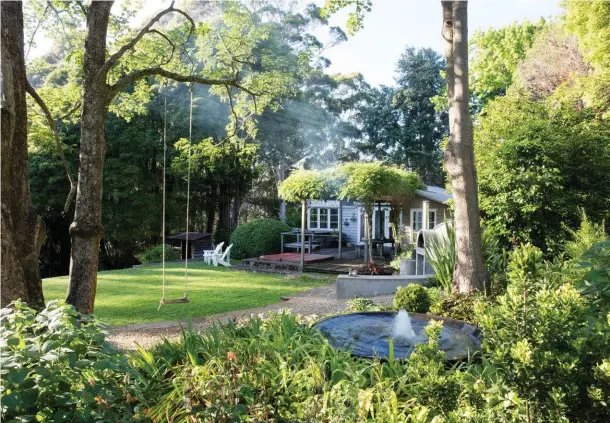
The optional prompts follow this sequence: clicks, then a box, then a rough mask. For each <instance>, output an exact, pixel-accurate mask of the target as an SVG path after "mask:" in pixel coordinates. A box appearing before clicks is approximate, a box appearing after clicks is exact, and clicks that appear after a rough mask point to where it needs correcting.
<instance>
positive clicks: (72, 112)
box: [58, 101, 81, 120]
mask: <svg viewBox="0 0 610 423" xmlns="http://www.w3.org/2000/svg"><path fill="white" fill-rule="evenodd" d="M80 106H81V102H80V101H77V102H76V104H75V105H74V107H72V108H71V109H70V110H68V111H67V112H66V114H65V115H63V116H60V117H59V118H58V120H66V119H69V118H70V117H71V116H72V115H73V114H74V113H76V111H77V110H78V109H80Z"/></svg>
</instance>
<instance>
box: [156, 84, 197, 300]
mask: <svg viewBox="0 0 610 423" xmlns="http://www.w3.org/2000/svg"><path fill="white" fill-rule="evenodd" d="M164 85H165V90H164V99H163V222H162V230H163V234H162V237H163V254H162V263H163V264H162V266H163V295H162V297H161V300H159V308H158V309H157V311H158V310H160V309H161V306H162V305H163V304H178V303H188V302H189V300H188V261H189V254H190V249H189V224H190V220H189V209H190V199H191V197H190V194H191V143H192V141H193V84H192V83H191V85H190V105H189V145H188V152H187V161H188V171H187V179H186V257H185V260H184V295H183V296H182V298H177V299H170V300H168V299H167V298H165V173H166V171H165V169H166V158H167V80H166V81H165V83H164Z"/></svg>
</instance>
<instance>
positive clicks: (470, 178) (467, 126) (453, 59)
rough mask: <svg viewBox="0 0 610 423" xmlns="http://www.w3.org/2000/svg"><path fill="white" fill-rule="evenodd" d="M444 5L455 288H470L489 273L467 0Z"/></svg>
mask: <svg viewBox="0 0 610 423" xmlns="http://www.w3.org/2000/svg"><path fill="white" fill-rule="evenodd" d="M441 4H442V7H443V32H442V34H443V39H444V40H445V58H446V60H447V71H446V79H447V99H448V101H449V140H448V142H447V149H446V150H445V169H446V170H447V173H448V174H449V178H450V181H451V191H452V193H453V205H454V212H453V217H454V227H455V239H456V263H455V270H454V272H453V286H452V289H453V291H455V292H470V291H473V290H483V289H484V287H485V283H486V280H487V272H486V270H485V266H484V264H483V249H482V243H481V220H480V212H479V198H478V189H477V174H476V169H475V161H474V140H473V138H474V137H473V130H472V120H471V118H470V111H469V108H468V103H469V102H468V100H469V89H468V2H467V1H442V2H441Z"/></svg>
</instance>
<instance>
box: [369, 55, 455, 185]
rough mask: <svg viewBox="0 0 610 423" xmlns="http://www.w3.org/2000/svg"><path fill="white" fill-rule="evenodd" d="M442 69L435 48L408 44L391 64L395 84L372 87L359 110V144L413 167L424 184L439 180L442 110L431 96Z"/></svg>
mask: <svg viewBox="0 0 610 423" xmlns="http://www.w3.org/2000/svg"><path fill="white" fill-rule="evenodd" d="M444 70H445V63H444V60H443V59H442V57H441V56H440V55H439V54H438V53H436V52H435V51H434V50H432V49H429V48H423V49H415V48H413V47H407V48H406V50H405V52H404V53H403V54H402V56H401V57H400V60H399V61H398V64H397V67H396V84H397V85H396V86H395V87H381V88H380V89H375V88H374V89H371V90H370V94H369V96H368V101H366V102H364V106H363V107H362V108H361V109H360V110H359V120H360V121H361V122H360V123H361V125H362V132H363V133H364V135H365V137H364V138H363V140H362V141H361V142H359V143H358V149H359V150H360V151H361V152H363V153H364V154H365V155H372V156H373V157H375V158H376V159H378V160H382V161H384V162H387V163H391V164H394V165H398V166H404V167H407V168H410V169H413V170H414V171H416V172H417V173H419V175H420V177H421V178H422V180H423V181H424V182H426V183H428V184H435V185H442V184H443V180H444V176H443V172H442V169H441V162H442V152H441V143H442V141H443V138H444V137H445V136H446V135H447V113H446V112H444V111H441V112H439V111H437V110H435V107H434V104H433V102H432V98H433V97H435V96H438V95H440V94H441V92H442V91H443V86H444V84H445V81H444V80H443V77H442V75H441V72H442V71H444Z"/></svg>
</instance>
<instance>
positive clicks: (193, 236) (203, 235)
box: [166, 232, 210, 241]
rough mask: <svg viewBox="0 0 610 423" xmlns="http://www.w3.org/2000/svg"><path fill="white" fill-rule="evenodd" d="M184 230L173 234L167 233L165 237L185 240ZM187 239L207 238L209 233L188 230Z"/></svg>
mask: <svg viewBox="0 0 610 423" xmlns="http://www.w3.org/2000/svg"><path fill="white" fill-rule="evenodd" d="M186 234H187V233H186V232H178V233H176V234H173V235H169V236H167V237H166V239H175V240H180V241H186ZM188 235H189V241H197V240H198V239H201V238H207V237H209V236H210V234H208V233H205V232H189V233H188Z"/></svg>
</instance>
